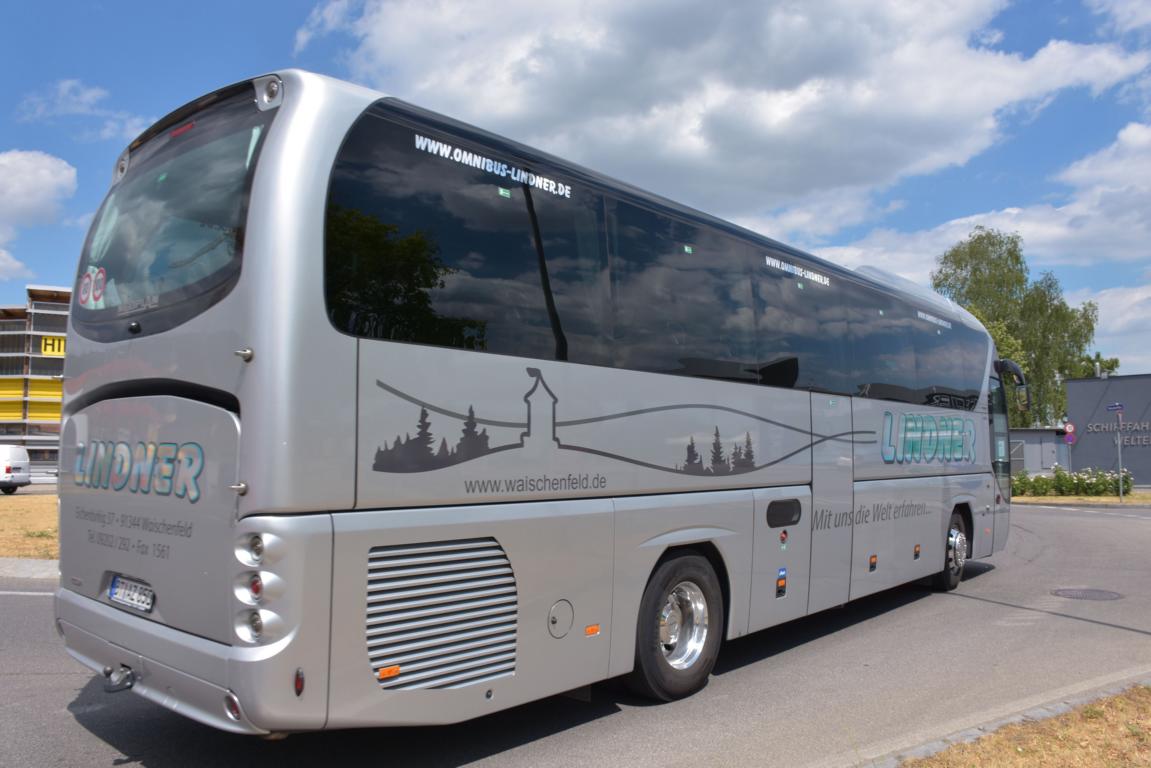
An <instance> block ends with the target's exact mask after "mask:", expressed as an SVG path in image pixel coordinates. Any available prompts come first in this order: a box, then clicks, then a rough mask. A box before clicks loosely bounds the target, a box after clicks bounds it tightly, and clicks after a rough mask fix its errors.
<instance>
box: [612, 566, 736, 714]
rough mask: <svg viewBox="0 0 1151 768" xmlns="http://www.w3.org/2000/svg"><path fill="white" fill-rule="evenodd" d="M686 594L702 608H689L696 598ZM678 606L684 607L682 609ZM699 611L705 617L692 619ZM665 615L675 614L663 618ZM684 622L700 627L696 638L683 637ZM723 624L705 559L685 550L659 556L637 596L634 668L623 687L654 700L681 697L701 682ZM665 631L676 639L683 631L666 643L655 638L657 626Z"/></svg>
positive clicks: (704, 680)
mask: <svg viewBox="0 0 1151 768" xmlns="http://www.w3.org/2000/svg"><path fill="white" fill-rule="evenodd" d="M685 585H686V586H685ZM673 590H674V591H676V597H675V598H673V595H672V593H673ZM691 596H695V597H697V598H701V599H702V604H703V606H704V607H705V611H701V612H698V613H697V612H695V611H693V610H692V609H691V608H690V606H692V605H695V606H698V605H699V602H698V600H696V601H691V600H685V598H688V597H691ZM677 598H678V599H677ZM673 604H674V605H675V606H676V608H675V609H674V611H673V612H672V613H671V614H665V607H666V606H670V605H673ZM683 607H688V610H687V611H686V612H685V611H683V610H682V608H683ZM699 613H705V614H706V619H703V620H702V621H699V620H696V619H697V618H698V614H699ZM671 616H674V617H675V619H674V620H672V621H670V622H669V621H668V619H669V618H670V617H671ZM685 617H686V622H685V621H684V619H685ZM690 626H702V627H703V628H704V634H703V636H702V637H697V640H698V642H689V640H690V638H691V633H690V630H689V627H690ZM724 626H725V625H724V615H723V593H722V591H721V590H720V586H719V579H718V578H717V577H716V575H715V570H714V569H712V567H711V563H709V562H708V561H707V558H704V557H701V556H700V555H693V554H685V555H679V556H677V557H673V558H671V559H669V560H666V561H664V562H663V563H661V564H660V565H659V567H658V568H656V569H655V572H654V573H653V574H652V575H651V578H650V579H648V582H647V588H646V589H644V592H643V599H642V600H640V604H639V616H638V617H637V620H636V633H635V668H634V669H633V670H632V673H631V676H630V677H629V678H628V686H629V687H630V688H631V689H632V690H633V691H635V692H636V693H638V694H639V695H641V696H646V697H648V698H651V699H655V700H657V701H672V700H673V699H682V698H683V697H685V696H690V695H691V694H693V693H695V692H696V691H698V690H700V689H701V688H703V687H704V686H705V685H707V678H708V676H709V675H710V674H711V670H712V668H713V667H714V666H715V660H716V657H718V656H719V646H720V643H721V641H722V640H723V628H724ZM665 630H666V631H674V636H675V637H676V638H680V636H681V635H682V633H683V632H684V631H685V630H687V631H688V635H683V637H682V639H681V640H680V642H675V640H673V642H672V644H671V645H668V644H665V643H664V642H663V639H661V631H665Z"/></svg>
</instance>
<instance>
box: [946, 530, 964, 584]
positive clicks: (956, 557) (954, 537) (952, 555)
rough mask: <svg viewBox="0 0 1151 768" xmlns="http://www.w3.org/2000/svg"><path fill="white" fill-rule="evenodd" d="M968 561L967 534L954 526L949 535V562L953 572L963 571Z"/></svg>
mask: <svg viewBox="0 0 1151 768" xmlns="http://www.w3.org/2000/svg"><path fill="white" fill-rule="evenodd" d="M966 562H967V534H965V533H964V532H963V531H961V530H959V529H958V528H952V529H951V531H950V532H949V533H948V535H947V563H948V566H949V567H950V568H951V572H952V573H956V574H958V573H962V572H963V565H964V564H965V563H966Z"/></svg>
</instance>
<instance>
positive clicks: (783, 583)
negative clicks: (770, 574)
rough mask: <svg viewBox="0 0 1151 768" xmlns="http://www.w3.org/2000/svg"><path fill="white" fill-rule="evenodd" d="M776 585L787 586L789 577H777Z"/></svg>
mask: <svg viewBox="0 0 1151 768" xmlns="http://www.w3.org/2000/svg"><path fill="white" fill-rule="evenodd" d="M775 586H777V587H786V586H787V579H776V582H775Z"/></svg>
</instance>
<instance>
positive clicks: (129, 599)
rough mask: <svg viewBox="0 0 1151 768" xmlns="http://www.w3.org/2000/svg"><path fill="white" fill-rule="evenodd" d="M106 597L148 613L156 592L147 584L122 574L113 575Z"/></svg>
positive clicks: (153, 602) (154, 600)
mask: <svg viewBox="0 0 1151 768" xmlns="http://www.w3.org/2000/svg"><path fill="white" fill-rule="evenodd" d="M108 599H109V600H111V601H112V602H114V603H120V604H121V605H127V606H129V607H130V608H135V609H136V610H138V611H144V612H145V613H150V612H151V611H152V606H153V605H154V604H155V602H156V593H155V592H153V591H152V588H151V587H149V586H148V585H147V584H142V583H140V582H138V581H134V580H132V579H126V578H124V577H123V576H113V577H112V583H111V584H109V585H108Z"/></svg>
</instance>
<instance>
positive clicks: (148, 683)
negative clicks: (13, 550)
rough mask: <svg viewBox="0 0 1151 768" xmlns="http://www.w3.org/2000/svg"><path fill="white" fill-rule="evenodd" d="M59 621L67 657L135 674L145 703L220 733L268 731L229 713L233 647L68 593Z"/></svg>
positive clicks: (60, 596) (62, 593)
mask: <svg viewBox="0 0 1151 768" xmlns="http://www.w3.org/2000/svg"><path fill="white" fill-rule="evenodd" d="M56 619H57V626H58V628H59V629H60V632H61V634H62V635H63V636H64V645H65V647H66V648H67V650H68V653H69V654H70V655H71V656H72V657H73V658H74V659H76V660H77V661H79V662H80V663H81V664H83V665H84V666H86V667H88V668H89V669H91V670H92V671H93V672H96V673H97V674H100V673H102V671H103V670H104V668H105V667H111V668H113V669H119V668H120V667H121V666H126V667H129V668H130V669H131V670H132V671H133V673H134V674H135V684H134V685H133V686H132V691H133V692H135V693H137V694H139V695H141V696H143V697H144V698H146V699H150V700H151V701H154V702H156V703H157V704H160V705H161V706H164V707H167V708H168V709H171V710H172V711H174V712H178V713H179V714H181V715H184V716H186V717H190V718H192V719H193V720H197V721H199V722H201V723H204V724H206V725H211V726H213V727H216V728H219V729H221V730H225V731H231V732H233V733H246V734H265V733H268V730H267V729H265V728H261V727H259V726H257V725H255V724H254V723H252V722H251V721H250V720H248V718H247V713H246V712H245V713H244V716H243V717H241V719H240V720H239V721H235V720H232V719H231V718H230V717H228V716H227V714H226V713H225V710H224V696H225V694H226V693H227V692H228V686H227V680H228V664H229V661H232V660H233V658H232V657H233V655H234V652H233V651H234V649H233V648H232V647H231V646H228V645H223V644H221V643H216V642H213V641H211V640H205V639H203V638H201V637H196V636H195V635H190V634H188V633H186V632H180V631H179V630H175V629H172V628H170V627H165V626H163V625H160V624H154V623H152V622H148V621H144V620H143V619H140V618H137V617H135V616H132V615H131V614H127V613H125V612H123V611H121V610H118V609H116V608H113V607H111V606H108V605H104V604H103V603H100V602H97V601H95V600H92V599H90V598H87V597H84V596H82V595H79V594H77V593H75V592H73V591H71V590H69V589H60V590H59V591H57V593H56ZM241 703H242V701H241Z"/></svg>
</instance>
